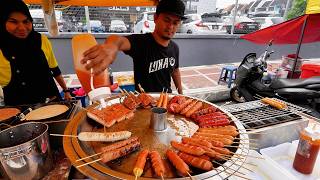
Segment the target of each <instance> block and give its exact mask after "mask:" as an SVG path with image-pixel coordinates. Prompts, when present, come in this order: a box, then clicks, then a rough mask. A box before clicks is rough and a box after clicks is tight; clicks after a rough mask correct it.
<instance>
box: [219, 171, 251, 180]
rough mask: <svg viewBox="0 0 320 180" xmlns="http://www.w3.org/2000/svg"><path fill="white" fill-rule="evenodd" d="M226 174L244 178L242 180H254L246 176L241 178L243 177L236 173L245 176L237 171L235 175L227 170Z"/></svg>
mask: <svg viewBox="0 0 320 180" xmlns="http://www.w3.org/2000/svg"><path fill="white" fill-rule="evenodd" d="M225 172H226V173H227V174H230V175H234V176H237V177H239V178H242V179H247V180H252V179H250V178H247V177H244V176H241V175H238V174H236V173H239V174H243V173H240V172H237V171H235V173H230V172H227V170H225ZM244 175H245V174H244Z"/></svg>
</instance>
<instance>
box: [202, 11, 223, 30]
mask: <svg viewBox="0 0 320 180" xmlns="http://www.w3.org/2000/svg"><path fill="white" fill-rule="evenodd" d="M201 19H202V22H203V24H204V25H206V26H208V27H209V29H210V30H222V29H223V25H224V23H223V20H222V18H221V16H220V15H217V14H216V13H205V14H202V15H201Z"/></svg>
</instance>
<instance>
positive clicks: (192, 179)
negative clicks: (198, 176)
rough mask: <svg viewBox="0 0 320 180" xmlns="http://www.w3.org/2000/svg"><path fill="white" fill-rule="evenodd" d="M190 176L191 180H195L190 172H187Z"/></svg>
mask: <svg viewBox="0 0 320 180" xmlns="http://www.w3.org/2000/svg"><path fill="white" fill-rule="evenodd" d="M187 174H188V176H189V177H190V179H191V180H194V178H193V177H192V176H191V174H190V173H189V172H187Z"/></svg>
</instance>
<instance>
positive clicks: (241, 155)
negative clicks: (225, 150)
mask: <svg viewBox="0 0 320 180" xmlns="http://www.w3.org/2000/svg"><path fill="white" fill-rule="evenodd" d="M230 153H231V154H233V155H235V156H240V157H243V156H246V157H251V158H256V159H264V158H263V157H258V156H252V155H245V154H236V153H234V152H230Z"/></svg>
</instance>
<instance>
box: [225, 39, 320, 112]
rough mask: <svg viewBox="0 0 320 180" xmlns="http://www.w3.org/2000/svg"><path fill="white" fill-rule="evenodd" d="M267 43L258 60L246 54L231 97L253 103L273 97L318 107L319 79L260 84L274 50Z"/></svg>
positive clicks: (318, 77) (282, 79)
mask: <svg viewBox="0 0 320 180" xmlns="http://www.w3.org/2000/svg"><path fill="white" fill-rule="evenodd" d="M271 45H272V42H270V43H269V44H268V46H267V48H266V50H265V51H264V53H263V54H262V55H261V56H260V57H258V58H257V57H256V53H250V54H247V55H246V56H245V57H244V59H243V60H242V62H241V63H240V65H239V67H238V70H237V72H236V79H235V81H234V83H235V86H234V87H233V88H232V89H231V91H230V97H231V99H232V100H234V101H237V102H244V101H253V100H256V99H259V98H261V97H276V98H279V99H282V100H285V101H289V102H302V101H303V102H307V103H311V104H312V106H313V107H316V106H318V107H317V109H318V108H319V104H320V76H316V77H311V78H306V79H284V78H275V79H272V80H271V83H269V84H266V83H265V82H264V81H263V77H264V73H266V72H267V59H269V58H270V55H271V54H272V53H273V52H274V51H269V48H270V47H271ZM318 111H319V109H318Z"/></svg>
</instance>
